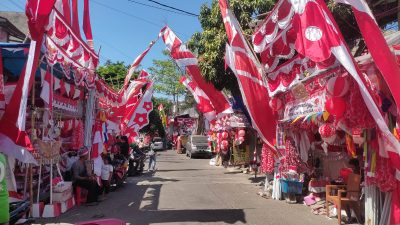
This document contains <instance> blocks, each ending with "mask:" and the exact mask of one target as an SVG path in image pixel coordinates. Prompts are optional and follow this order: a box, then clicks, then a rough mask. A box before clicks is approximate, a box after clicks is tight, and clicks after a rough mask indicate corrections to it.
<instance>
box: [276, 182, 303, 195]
mask: <svg viewBox="0 0 400 225" xmlns="http://www.w3.org/2000/svg"><path fill="white" fill-rule="evenodd" d="M281 188H282V192H283V193H288V194H301V193H302V192H303V182H299V181H290V180H284V179H281Z"/></svg>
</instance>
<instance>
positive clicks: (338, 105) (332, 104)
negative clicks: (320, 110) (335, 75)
mask: <svg viewBox="0 0 400 225" xmlns="http://www.w3.org/2000/svg"><path fill="white" fill-rule="evenodd" d="M325 110H326V111H327V112H329V113H330V114H331V115H334V116H335V117H336V118H337V119H340V118H342V117H343V115H344V112H345V111H346V102H345V101H344V99H343V98H340V97H332V98H329V99H328V100H327V101H326V103H325Z"/></svg>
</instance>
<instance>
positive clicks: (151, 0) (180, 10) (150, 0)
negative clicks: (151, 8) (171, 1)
mask: <svg viewBox="0 0 400 225" xmlns="http://www.w3.org/2000/svg"><path fill="white" fill-rule="evenodd" d="M148 1H149V2H153V3H154V4H157V5H161V6H164V7H166V8H170V9H173V10H176V11H179V12H183V13H186V14H189V15H192V16H196V17H198V16H199V15H197V14H194V13H191V12H188V11H185V10H182V9H178V8H175V7H173V6H169V5H166V4H163V3H160V2H157V1H154V0H148Z"/></svg>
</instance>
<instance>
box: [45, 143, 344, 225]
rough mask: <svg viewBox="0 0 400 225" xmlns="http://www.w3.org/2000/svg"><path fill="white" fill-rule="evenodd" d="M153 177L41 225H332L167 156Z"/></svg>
mask: <svg viewBox="0 0 400 225" xmlns="http://www.w3.org/2000/svg"><path fill="white" fill-rule="evenodd" d="M159 154H160V155H159V156H158V158H157V168H158V169H157V171H156V172H155V173H151V172H148V173H145V174H144V175H142V176H139V177H130V178H128V181H127V183H126V184H125V185H124V187H122V188H120V189H118V190H116V191H115V192H112V193H110V194H109V196H108V198H107V199H106V200H105V201H103V202H101V203H100V204H99V205H97V206H80V207H75V208H73V209H72V210H70V211H68V212H67V213H65V214H63V215H62V216H60V217H58V218H53V219H43V220H38V221H37V223H40V224H51V223H62V224H73V223H75V222H78V221H86V220H94V219H103V218H118V219H122V220H124V221H126V222H127V223H129V224H135V225H136V224H138V225H146V224H254V225H289V224H290V225H291V224H293V225H303V224H304V225H314V224H315V225H317V224H318V225H319V224H327V225H330V224H332V225H333V224H337V220H336V219H328V218H326V217H325V216H316V215H313V214H312V213H311V212H310V209H309V208H307V207H306V206H304V205H302V204H287V203H285V202H284V201H275V200H270V199H265V198H262V197H260V196H259V195H257V192H258V191H259V189H260V187H259V186H257V185H256V184H255V183H252V181H253V180H252V176H250V175H246V174H237V173H235V174H234V173H231V172H229V171H228V170H226V169H224V168H221V167H215V166H210V165H209V160H208V159H188V158H186V157H185V156H184V155H178V154H176V153H175V152H174V151H171V150H168V151H164V152H159Z"/></svg>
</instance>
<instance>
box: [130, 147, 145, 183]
mask: <svg viewBox="0 0 400 225" xmlns="http://www.w3.org/2000/svg"><path fill="white" fill-rule="evenodd" d="M132 148H134V149H132ZM132 148H131V152H130V156H129V170H128V176H135V175H140V174H141V173H142V172H143V169H144V162H145V160H146V154H144V153H143V152H142V151H141V150H140V149H139V148H138V147H135V146H134V147H132Z"/></svg>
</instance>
